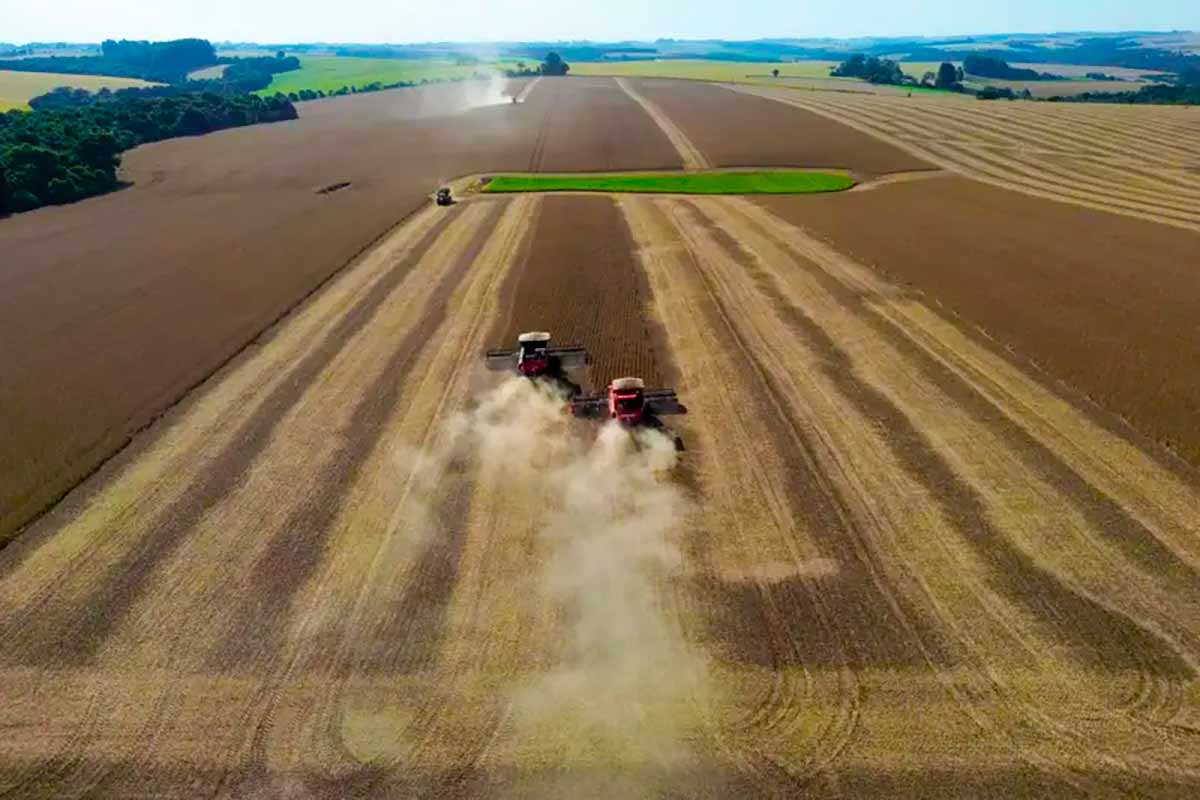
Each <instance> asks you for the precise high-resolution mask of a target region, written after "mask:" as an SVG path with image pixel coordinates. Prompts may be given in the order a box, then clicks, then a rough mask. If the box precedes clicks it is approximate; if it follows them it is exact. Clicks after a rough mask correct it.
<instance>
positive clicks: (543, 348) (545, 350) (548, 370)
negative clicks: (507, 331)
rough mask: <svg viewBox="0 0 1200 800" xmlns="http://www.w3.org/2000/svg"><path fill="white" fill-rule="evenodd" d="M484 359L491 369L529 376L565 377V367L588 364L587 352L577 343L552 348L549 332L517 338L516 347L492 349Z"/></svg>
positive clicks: (523, 335) (524, 334)
mask: <svg viewBox="0 0 1200 800" xmlns="http://www.w3.org/2000/svg"><path fill="white" fill-rule="evenodd" d="M484 360H485V362H486V364H487V368H488V369H490V370H496V371H512V370H515V371H516V373H517V374H518V375H523V376H525V377H526V378H558V379H564V378H565V373H564V370H567V369H575V368H578V367H585V366H587V364H588V354H587V350H585V349H584V348H582V347H578V346H570V347H552V346H551V345H550V334H549V333H546V332H544V331H531V332H529V333H522V334H521V335H520V336H518V337H517V349H516V350H489V351H488V352H487V353H486V354H485V355H484Z"/></svg>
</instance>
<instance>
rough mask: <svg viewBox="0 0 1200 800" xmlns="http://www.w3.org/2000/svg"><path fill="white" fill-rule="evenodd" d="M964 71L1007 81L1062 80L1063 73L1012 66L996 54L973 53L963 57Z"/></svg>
mask: <svg viewBox="0 0 1200 800" xmlns="http://www.w3.org/2000/svg"><path fill="white" fill-rule="evenodd" d="M963 71H964V72H966V73H967V74H968V75H978V76H979V77H981V78H997V79H1000V80H1005V81H1061V80H1063V76H1062V75H1054V74H1052V73H1049V72H1038V71H1037V70H1036V69H1022V68H1018V67H1010V66H1009V65H1008V62H1007V61H1005V60H1004V59H1002V58H996V57H995V56H985V55H982V54H980V53H971V54H970V55H968V56H967V57H966V58H964V59H963Z"/></svg>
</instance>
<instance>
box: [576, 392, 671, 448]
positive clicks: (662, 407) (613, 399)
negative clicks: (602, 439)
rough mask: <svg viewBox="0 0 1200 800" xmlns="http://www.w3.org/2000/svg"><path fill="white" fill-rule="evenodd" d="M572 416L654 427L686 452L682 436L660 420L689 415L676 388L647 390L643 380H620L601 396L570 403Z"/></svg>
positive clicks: (577, 398) (581, 398)
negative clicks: (680, 400) (677, 415)
mask: <svg viewBox="0 0 1200 800" xmlns="http://www.w3.org/2000/svg"><path fill="white" fill-rule="evenodd" d="M571 413H572V414H574V415H575V416H576V417H579V418H581V419H596V420H604V419H611V420H615V421H617V422H619V423H621V424H622V425H628V426H630V427H634V426H645V427H649V428H655V429H657V430H660V431H662V432H663V433H665V434H667V435H668V436H670V437H671V438H672V439H673V440H674V441H675V447H676V449H679V450H682V449H683V441H682V440H681V439H680V438H679V435H678V434H676V433H675V432H674V431H672V430H670V429H669V428H667V427H666V426H665V425H663V423H662V420H661V418H662V417H666V416H671V415H675V414H686V413H687V406H685V405H684V404H683V403H681V402H679V396H678V395H676V393H675V390H674V389H652V390H647V389H646V383H645V381H643V380H642V379H641V378H617V379H616V380H615V381H613V382H612V383H610V384H609V385H608V391H607V392H605V393H604V394H602V395H594V396H592V397H576V398H574V399H572V400H571Z"/></svg>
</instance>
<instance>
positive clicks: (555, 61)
mask: <svg viewBox="0 0 1200 800" xmlns="http://www.w3.org/2000/svg"><path fill="white" fill-rule="evenodd" d="M570 71H571V65H570V64H568V63H567V62H565V61H563V60H562V56H560V55H559V54H558V53H555V52H553V51H551V52H549V53H547V54H546V60H545V61H543V62H542V74H543V75H566V74H567V73H568V72H570Z"/></svg>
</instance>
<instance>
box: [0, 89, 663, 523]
mask: <svg viewBox="0 0 1200 800" xmlns="http://www.w3.org/2000/svg"><path fill="white" fill-rule="evenodd" d="M562 83H563V82H555V81H552V80H544V81H541V82H540V83H539V84H538V86H537V88H536V89H535V90H534V91H533V92H532V93H531V94H530V95H529V97H528V98H527V100H526V101H525V102H523V103H521V104H519V105H513V104H504V105H499V106H493V107H489V108H478V109H475V110H473V111H467V112H464V113H459V114H454V115H449V116H447V115H448V114H450V112H452V111H453V110H454V109H456V108H459V109H461V108H462V106H463V104H464V103H465V102H466V99H465V97H464V95H462V94H461V92H463V91H464V89H463V87H455V86H452V87H439V88H429V89H414V90H411V91H409V90H401V91H396V92H380V93H377V94H372V95H369V96H367V95H363V96H360V97H352V98H333V99H331V100H329V101H321V102H318V103H311V104H306V105H305V106H304V107H303V108H302V110H301V113H302V117H301V119H300V120H299V121H297V122H292V123H284V124H278V125H269V126H259V127H253V128H245V129H239V130H234V131H225V132H222V133H220V134H215V135H211V136H205V137H200V138H190V139H179V140H174V141H169V142H160V143H157V144H154V145H149V146H147V147H143V148H139V149H137V150H135V151H133V152H132V153H130V154H128V155H127V157H126V162H125V163H126V166H125V174H126V176H127V177H128V178H129V179H130V180H132V181H133V182H134V184H135V185H134V186H133V187H132V188H130V189H128V190H125V191H122V192H118V193H116V194H113V195H109V196H107V197H102V198H97V199H93V200H89V201H86V202H83V203H79V204H77V205H74V206H67V207H61V208H52V209H45V210H43V211H38V212H35V213H30V214H25V215H20V216H17V217H14V218H11V219H6V220H3V221H0V249H2V250H3V252H4V253H5V258H4V266H3V269H0V439H3V441H4V443H5V446H4V448H3V450H2V451H0V487H2V488H0V509H2V511H0V542H3V541H5V540H6V539H7V538H8V537H9V536H10V535H11V534H12V532H13V531H14V530H15V529H16V528H17V527H19V526H20V525H21V524H23V523H24V522H25V521H27V520H28V519H30V518H31V517H32V516H33V515H35V514H36V513H37V512H38V511H40V510H41V509H43V508H44V507H45V506H46V504H48V503H49V502H52V501H53V500H54V499H55V498H56V497H58V496H59V495H61V494H62V493H63V492H64V491H65V490H66V489H68V488H70V487H71V486H73V485H74V484H75V483H77V482H78V481H79V480H80V479H81V478H82V477H84V476H85V475H86V474H87V473H88V472H89V471H91V470H92V469H93V468H95V467H96V465H98V464H99V463H100V462H101V461H103V460H104V459H105V458H107V457H108V456H110V455H111V454H112V453H113V452H115V451H116V450H117V449H118V448H119V447H120V446H122V445H123V444H124V443H125V442H126V441H128V439H129V437H130V435H131V434H132V433H134V432H135V431H137V430H139V429H141V428H142V427H144V426H145V425H146V424H147V423H148V422H149V421H151V420H152V419H153V418H154V417H155V416H156V415H158V414H160V413H161V412H162V411H163V410H164V409H165V408H167V407H168V406H170V404H171V403H173V402H175V401H176V400H177V399H178V398H179V397H180V396H182V394H183V393H184V392H186V391H187V390H188V389H189V388H190V387H192V386H193V385H195V384H196V383H197V382H198V381H200V380H202V379H203V378H204V377H205V376H207V375H209V374H211V373H212V372H213V370H215V369H216V368H217V367H219V366H220V365H221V364H222V363H223V362H224V361H226V360H227V359H228V358H229V357H230V356H232V355H233V354H234V353H236V352H237V351H238V350H240V349H241V348H242V347H244V346H245V345H247V344H248V343H250V342H251V341H253V340H254V338H255V337H256V336H257V335H258V333H259V332H260V331H261V330H263V328H264V327H265V326H267V325H268V324H270V322H271V321H272V320H274V319H276V318H278V317H279V316H280V315H281V314H283V313H284V312H285V311H286V310H287V309H289V308H291V307H292V306H293V305H295V303H297V302H298V301H299V300H300V299H301V298H303V297H304V296H305V295H307V294H308V293H309V292H311V291H313V290H314V289H315V288H316V287H317V286H319V285H320V284H321V283H322V282H323V281H325V280H327V279H328V278H329V276H330V275H332V274H333V273H334V272H335V271H336V270H337V269H339V268H340V267H341V266H342V265H343V264H345V263H346V262H347V261H349V260H350V259H352V258H353V257H354V256H355V255H356V253H358V252H359V251H360V250H361V249H362V248H363V247H364V243H369V242H371V241H373V240H374V239H376V238H377V237H379V236H380V235H382V234H383V233H385V232H386V231H387V230H388V229H389V228H390V227H391V226H393V225H394V224H395V223H396V222H397V220H400V219H402V218H404V217H405V216H407V215H409V214H411V213H412V212H413V211H414V210H416V209H417V208H419V207H420V206H421V204H422V203H424V202H427V197H428V195H429V193H430V192H431V191H432V190H433V189H434V188H435V187H436V186H437V185H438V184H439V183H441V182H443V181H445V180H448V179H450V178H452V177H457V176H460V175H466V174H472V173H479V172H483V171H485V170H501V169H503V170H509V171H526V170H541V169H546V170H555V171H582V170H595V169H617V170H620V169H651V168H664V167H672V166H677V165H678V163H679V160H678V156H677V155H676V154H675V151H674V149H673V148H672V147H671V145H670V142H669V141H667V139H666V137H665V136H664V135H663V134H662V133H661V132H660V131H659V130H658V129H657V127H656V126H655V125H654V123H653V121H651V120H650V119H649V118H648V117H646V115H645V114H644V113H643V112H642V111H641V109H640V108H639V107H638V106H637V104H636V103H634V102H633V101H632V100H630V99H629V98H628V97H627V96H626V95H625V94H624V92H622V91H621V90H620V88H619V87H617V85H616V84H615V83H614V82H613V81H611V80H608V79H602V78H591V79H586V80H582V81H580V82H578V85H579V86H580V87H581V89H580V91H578V92H573V91H571V90H570V88H569V87H564V86H563V85H562ZM571 85H575V82H573V81H572V82H571ZM347 182H348V183H349V184H350V185H349V186H348V187H346V188H343V189H342V190H340V191H337V192H333V193H330V194H318V190H319V189H321V188H323V187H327V186H332V185H335V184H339V183H347ZM65 365H69V367H67V366H65Z"/></svg>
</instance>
